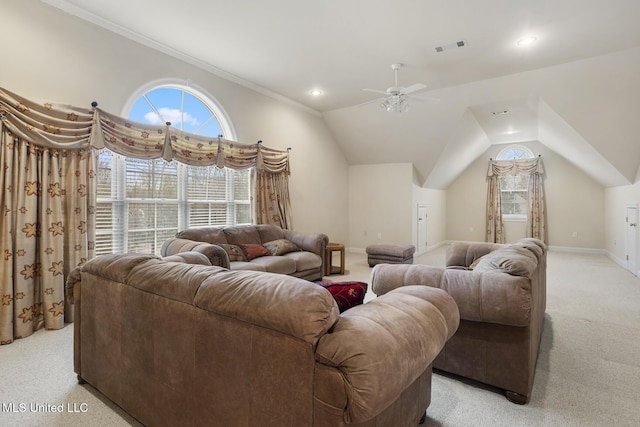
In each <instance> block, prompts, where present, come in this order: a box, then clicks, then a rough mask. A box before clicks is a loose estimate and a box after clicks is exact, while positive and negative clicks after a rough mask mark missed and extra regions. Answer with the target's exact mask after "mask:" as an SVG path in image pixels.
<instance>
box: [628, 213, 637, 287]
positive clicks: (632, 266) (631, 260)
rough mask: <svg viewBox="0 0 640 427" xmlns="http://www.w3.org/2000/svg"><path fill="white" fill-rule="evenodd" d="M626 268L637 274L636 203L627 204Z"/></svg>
mask: <svg viewBox="0 0 640 427" xmlns="http://www.w3.org/2000/svg"><path fill="white" fill-rule="evenodd" d="M626 233H627V238H626V243H627V270H629V271H630V272H632V273H633V274H634V275H636V276H637V275H638V205H627V217H626Z"/></svg>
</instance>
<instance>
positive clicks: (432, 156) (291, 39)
mask: <svg viewBox="0 0 640 427" xmlns="http://www.w3.org/2000/svg"><path fill="white" fill-rule="evenodd" d="M42 1H43V2H44V3H48V4H50V5H53V6H55V7H58V8H60V9H62V10H65V11H67V12H69V13H72V14H74V15H77V16H79V17H80V18H82V19H86V20H88V21H90V22H93V23H95V24H97V25H100V26H103V27H105V28H108V29H110V30H112V31H115V32H117V33H119V34H121V35H124V36H126V37H129V38H131V39H133V40H136V41H138V42H140V43H143V44H146V45H148V46H151V47H153V48H155V49H159V50H161V51H163V52H166V53H168V54H170V55H173V56H177V57H179V58H181V59H184V60H186V61H188V62H191V63H193V64H195V65H198V66H200V67H203V68H205V69H208V70H210V71H212V72H214V73H217V74H220V75H222V76H223V77H226V78H228V79H231V80H233V81H236V82H239V83H241V84H244V85H247V86H249V87H251V88H254V89H256V90H258V91H260V92H262V93H265V94H268V95H270V96H274V97H277V98H278V99H281V100H284V101H285V102H289V103H292V104H294V105H297V106H299V107H300V108H303V109H305V110H308V111H310V112H312V113H314V114H319V115H322V117H323V118H324V120H325V122H326V123H327V126H328V127H329V128H330V130H331V132H332V133H333V135H334V137H335V139H336V141H337V143H338V144H339V145H340V146H341V148H342V150H343V152H344V154H345V156H346V157H347V160H348V161H349V162H350V163H351V164H368V163H390V162H410V163H413V164H414V166H415V168H416V170H417V171H418V174H419V175H420V176H421V178H422V180H423V184H424V186H426V187H429V188H446V187H447V186H448V185H449V184H450V183H451V182H452V180H454V179H455V178H456V176H458V174H459V173H461V172H462V171H463V170H464V169H465V168H466V167H467V166H468V165H469V164H470V163H471V162H473V161H474V160H475V159H476V158H477V157H478V156H479V155H481V154H482V153H484V152H485V151H486V150H487V148H489V147H490V146H491V145H492V144H504V143H510V142H523V141H539V142H541V143H542V144H545V145H546V146H547V147H549V148H550V149H552V150H554V151H555V152H557V153H558V154H559V155H561V156H563V157H565V158H567V159H568V160H569V161H571V162H572V163H574V164H575V165H576V166H577V167H579V168H581V169H582V170H584V171H585V172H586V173H587V174H589V175H590V176H592V177H593V178H594V179H595V180H597V181H598V182H599V183H600V184H602V185H603V186H605V187H609V186H617V185H625V184H630V183H633V182H635V181H636V175H637V174H638V168H639V166H640V144H639V140H640V137H639V135H640V120H639V119H640V103H639V102H638V100H639V99H640V82H638V76H640V25H638V17H640V2H639V1H637V0H537V1H535V2H518V1H513V0H482V1H475V0H394V1H393V2H392V1H388V0H367V1H364V0H354V1H344V0H324V1H319V2H309V1H300V0H262V1H258V0H234V1H228V0H227V1H223V0H209V1H206V2H203V1H200V0H182V1H181V2H179V3H175V2H169V1H166V0H110V1H108V2H97V1H95V2H86V1H82V0H42ZM529 35H533V36H535V37H536V38H537V40H536V42H535V43H533V44H531V45H528V46H519V45H518V44H517V43H516V42H517V41H518V40H519V39H520V38H522V37H524V36H529ZM458 42H463V43H461V44H463V45H464V46H463V47H457V45H458ZM437 47H444V49H442V52H438V51H437V49H436V48H437ZM392 63H402V64H403V67H402V68H401V70H400V72H399V80H400V82H399V83H400V85H401V86H407V85H410V84H413V83H417V82H420V83H424V84H426V85H427V86H428V87H427V89H425V90H423V91H421V92H420V93H419V95H420V96H423V97H425V98H428V99H425V100H410V111H409V112H407V113H404V114H394V113H388V112H386V111H384V110H382V109H381V108H380V106H379V103H378V102H371V103H367V101H371V100H373V99H375V98H376V94H373V93H370V92H365V91H363V90H362V89H364V88H374V89H381V90H385V89H386V88H387V87H389V86H392V85H393V72H392V70H391V64H392ZM312 89H318V90H320V91H321V92H322V94H321V95H320V96H313V95H311V93H310V92H311V90H312ZM363 103H367V104H366V105H361V104H363ZM504 111H507V112H508V114H494V113H498V112H504Z"/></svg>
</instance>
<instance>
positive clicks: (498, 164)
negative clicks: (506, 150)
mask: <svg viewBox="0 0 640 427" xmlns="http://www.w3.org/2000/svg"><path fill="white" fill-rule="evenodd" d="M535 173H537V174H539V175H544V166H543V164H542V157H540V156H538V157H536V158H534V159H515V160H491V161H490V162H489V170H488V171H487V176H506V175H533V174H535Z"/></svg>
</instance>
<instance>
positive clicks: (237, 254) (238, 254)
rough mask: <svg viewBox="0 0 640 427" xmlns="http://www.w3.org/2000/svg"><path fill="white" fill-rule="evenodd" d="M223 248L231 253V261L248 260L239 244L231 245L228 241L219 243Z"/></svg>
mask: <svg viewBox="0 0 640 427" xmlns="http://www.w3.org/2000/svg"><path fill="white" fill-rule="evenodd" d="M218 246H220V247H221V248H222V249H224V250H225V252H226V253H227V255H229V261H230V262H233V261H246V260H247V257H246V256H245V255H244V252H243V251H242V249H240V246H238V245H229V244H227V243H222V244H219V245H218Z"/></svg>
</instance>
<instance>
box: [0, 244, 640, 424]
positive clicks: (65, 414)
mask: <svg viewBox="0 0 640 427" xmlns="http://www.w3.org/2000/svg"><path fill="white" fill-rule="evenodd" d="M443 262H444V248H443V247H441V248H439V249H437V250H435V251H433V252H430V253H429V254H427V255H423V256H420V257H417V258H416V260H415V263H424V264H431V265H442V264H443ZM346 268H347V274H346V275H345V276H331V277H330V278H328V279H330V280H333V281H338V280H360V281H364V282H367V283H368V282H369V275H370V271H371V269H370V268H369V267H368V265H367V263H366V255H364V254H358V253H347V262H346ZM547 288H548V289H547V315H546V321H545V326H544V332H543V337H542V345H541V350H540V356H539V359H538V365H537V371H536V378H535V381H534V386H533V396H532V398H531V402H530V403H529V404H527V405H525V406H519V405H514V404H512V403H509V402H508V401H507V400H506V399H505V398H504V397H503V395H502V394H501V393H500V391H499V390H495V389H492V388H490V387H486V386H483V385H481V384H478V383H472V382H470V381H465V380H461V379H459V378H453V377H451V376H448V375H445V374H442V373H435V374H434V376H433V386H432V391H433V393H432V402H431V406H430V407H429V409H428V410H427V415H428V418H427V422H426V423H425V424H424V425H425V426H427V427H432V426H465V427H466V426H474V427H478V426H492V427H495V426H509V427H513V426H576V427H578V426H579V427H585V426H616V427H618V426H637V425H640V406H639V405H638V402H640V279H638V278H636V277H635V276H633V275H632V274H630V273H629V272H627V271H626V270H624V269H622V268H620V267H619V266H618V265H616V264H615V263H614V262H613V261H611V260H610V259H609V258H607V257H606V256H604V255H590V254H575V253H565V252H554V251H551V252H549V257H548V271H547ZM374 297H375V296H374V295H373V294H371V293H370V292H369V293H368V295H367V298H366V300H369V299H371V298H374ZM72 345H73V326H72V325H68V326H67V327H65V328H64V329H62V330H59V331H39V332H37V333H36V334H35V335H34V336H32V337H29V338H26V339H22V340H17V341H16V342H15V343H13V344H10V345H7V346H2V347H0V404H1V405H2V406H1V407H0V425H2V426H5V425H6V426H9V425H16V426H18V425H23V426H65V427H66V426H83V427H84V426H127V425H139V424H138V423H137V422H136V421H135V420H133V419H132V418H131V417H129V416H128V415H127V414H125V413H123V412H122V411H121V410H120V409H119V408H118V407H116V406H115V405H113V404H112V403H111V402H110V401H108V400H107V399H105V398H104V397H102V396H101V394H100V393H98V392H97V391H96V390H94V389H93V388H92V387H91V386H88V385H78V384H77V382H76V376H75V374H74V373H73V352H72ZM59 409H61V410H62V412H58V410H59ZM54 410H55V411H56V412H54ZM212 425H215V424H212ZM224 427H233V426H224ZM389 427H393V426H389Z"/></svg>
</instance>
